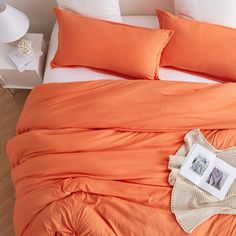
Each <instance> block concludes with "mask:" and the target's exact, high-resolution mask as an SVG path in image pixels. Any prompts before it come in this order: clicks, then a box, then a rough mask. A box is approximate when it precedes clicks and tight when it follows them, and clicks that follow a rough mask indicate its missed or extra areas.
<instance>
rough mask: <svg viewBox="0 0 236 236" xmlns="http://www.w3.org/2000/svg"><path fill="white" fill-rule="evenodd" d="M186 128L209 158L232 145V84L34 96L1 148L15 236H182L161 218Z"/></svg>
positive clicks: (166, 212)
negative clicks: (206, 146) (11, 190)
mask: <svg viewBox="0 0 236 236" xmlns="http://www.w3.org/2000/svg"><path fill="white" fill-rule="evenodd" d="M194 128H200V129H201V131H202V132H203V134H204V135H205V137H206V138H207V139H208V141H209V142H211V143H212V145H214V146H215V147H216V148H219V149H223V148H226V147H229V146H234V145H236V84H233V83H228V84H220V85H207V84H195V83H180V82H166V81H129V80H122V81H95V82H79V83H65V84H48V85H43V86H40V87H38V88H36V89H34V90H33V91H32V92H31V94H30V96H29V97H28V99H27V102H26V104H25V107H24V109H23V112H22V115H21V117H20V120H19V123H18V126H17V135H16V137H14V138H12V139H11V140H10V141H9V142H8V147H7V149H8V155H9V159H10V162H11V168H12V180H13V183H14V186H15V190H16V203H15V211H14V223H15V231H16V235H24V236H25V235H33V236H35V235H37V236H38V235H39V236H44V235H45V236H46V235H80V236H81V235H86V236H87V235H92V236H93V235H96V236H97V235H98V236H100V235H101V236H102V235H106V236H107V235H122V236H134V235H135V236H136V235H137V236H145V235H148V236H151V235H154V236H183V235H187V234H186V233H185V232H184V231H183V230H182V229H181V227H180V226H179V225H178V223H177V222H176V219H175V216H174V214H172V212H171V210H170V197H171V191H172V187H171V186H170V185H169V184H168V175H169V171H168V168H167V165H168V156H169V155H170V154H174V153H175V152H176V151H177V150H178V149H179V148H180V146H181V145H182V144H183V138H184V135H185V134H186V133H187V132H188V131H189V130H191V129H194ZM203 204H204V203H203ZM191 235H192V236H234V235H236V216H233V215H216V216H214V217H212V218H210V219H209V220H207V221H206V222H205V223H203V224H201V225H200V226H199V227H198V228H197V229H196V230H195V231H194V232H193V233H191Z"/></svg>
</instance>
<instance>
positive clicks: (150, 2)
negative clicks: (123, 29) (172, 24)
mask: <svg viewBox="0 0 236 236" xmlns="http://www.w3.org/2000/svg"><path fill="white" fill-rule="evenodd" d="M120 7H121V12H122V15H154V14H155V9H156V8H160V9H162V10H167V11H169V12H173V11H174V0H120Z"/></svg>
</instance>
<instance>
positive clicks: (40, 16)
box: [3, 0, 173, 40]
mask: <svg viewBox="0 0 236 236" xmlns="http://www.w3.org/2000/svg"><path fill="white" fill-rule="evenodd" d="M3 1H4V2H6V3H8V4H9V5H12V6H13V7H15V8H17V9H19V10H20V11H22V12H24V13H25V14H26V15H27V16H28V17H29V19H30V29H29V32H35V33H44V35H45V39H46V40H49V38H50V34H51V30H52V27H53V24H54V22H55V17H54V14H53V11H52V9H53V7H56V0H3ZM120 5H121V11H122V14H123V15H132V14H133V15H134V14H143V15H144V14H155V8H158V7H159V8H161V9H166V10H168V11H171V12H172V11H173V0H120Z"/></svg>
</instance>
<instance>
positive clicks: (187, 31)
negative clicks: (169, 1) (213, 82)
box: [157, 10, 236, 81]
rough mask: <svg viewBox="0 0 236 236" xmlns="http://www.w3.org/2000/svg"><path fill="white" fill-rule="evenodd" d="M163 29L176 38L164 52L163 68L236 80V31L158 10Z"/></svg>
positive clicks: (172, 39) (219, 78)
mask: <svg viewBox="0 0 236 236" xmlns="http://www.w3.org/2000/svg"><path fill="white" fill-rule="evenodd" d="M157 15H158V18H159V22H160V27H161V28H162V29H169V30H173V31H174V32H175V33H174V36H173V37H172V38H171V40H170V42H169V43H168V45H167V47H166V48H165V49H164V51H163V53H162V58H161V66H170V67H175V68H178V69H183V70H188V71H192V72H199V73H204V74H207V75H210V76H214V77H217V78H218V80H221V81H236V66H235V65H236V30H235V29H233V28H229V27H224V26H218V25H213V24H207V23H202V22H198V21H195V20H189V19H186V18H182V17H178V16H174V15H172V14H170V13H168V12H164V11H160V10H157Z"/></svg>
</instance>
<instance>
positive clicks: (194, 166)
mask: <svg viewBox="0 0 236 236" xmlns="http://www.w3.org/2000/svg"><path fill="white" fill-rule="evenodd" d="M179 174H180V175H181V176H183V177H185V178H186V179H188V180H189V181H191V182H193V183H194V184H196V185H197V186H198V187H200V188H201V189H203V190H205V191H207V192H208V193H210V194H211V195H213V196H215V197H216V198H218V199H220V200H223V199H224V197H225V195H226V194H227V192H228V191H229V189H230V187H231V185H232V184H233V182H234V180H235V177H236V168H234V167H233V166H231V165H229V164H227V163H226V162H224V161H222V160H221V159H219V158H217V157H216V155H215V154H214V153H212V152H210V151H209V150H207V149H206V148H204V147H203V146H201V145H199V144H194V145H193V147H192V148H191V150H190V152H189V153H188V155H187V157H186V160H185V161H184V163H183V165H182V166H181V168H180V172H179Z"/></svg>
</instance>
